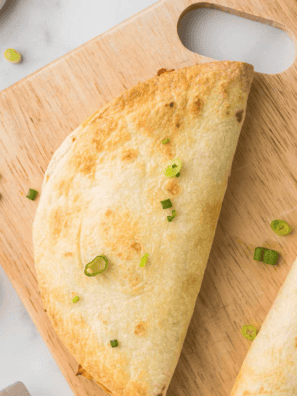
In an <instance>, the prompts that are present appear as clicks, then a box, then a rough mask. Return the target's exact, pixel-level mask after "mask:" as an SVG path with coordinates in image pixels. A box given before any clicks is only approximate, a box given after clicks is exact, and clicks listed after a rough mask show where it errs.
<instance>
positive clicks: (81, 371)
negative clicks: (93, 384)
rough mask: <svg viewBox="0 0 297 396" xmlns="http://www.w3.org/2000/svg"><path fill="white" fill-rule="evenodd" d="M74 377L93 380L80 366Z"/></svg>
mask: <svg viewBox="0 0 297 396" xmlns="http://www.w3.org/2000/svg"><path fill="white" fill-rule="evenodd" d="M75 375H76V376H77V375H83V376H84V377H86V379H89V380H91V379H93V377H92V376H91V374H89V373H88V372H87V371H86V370H85V369H84V368H83V367H82V366H81V365H79V366H78V369H77V373H76V374H75Z"/></svg>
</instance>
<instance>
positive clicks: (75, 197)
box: [73, 194, 80, 203]
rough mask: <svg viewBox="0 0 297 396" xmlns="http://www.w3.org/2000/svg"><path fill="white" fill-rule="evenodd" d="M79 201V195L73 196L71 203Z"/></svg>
mask: <svg viewBox="0 0 297 396" xmlns="http://www.w3.org/2000/svg"><path fill="white" fill-rule="evenodd" d="M79 199H80V194H75V195H74V197H73V203H77V201H78V200H79Z"/></svg>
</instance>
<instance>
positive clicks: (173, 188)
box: [165, 179, 180, 196]
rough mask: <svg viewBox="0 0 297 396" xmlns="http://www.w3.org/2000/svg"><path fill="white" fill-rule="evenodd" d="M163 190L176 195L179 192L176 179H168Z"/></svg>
mask: <svg viewBox="0 0 297 396" xmlns="http://www.w3.org/2000/svg"><path fill="white" fill-rule="evenodd" d="M165 190H166V191H168V192H169V193H170V194H172V195H174V196H176V195H178V194H179V193H180V186H179V185H178V181H177V180H176V179H173V180H169V181H168V183H167V184H166V186H165Z"/></svg>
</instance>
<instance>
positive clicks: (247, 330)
mask: <svg viewBox="0 0 297 396" xmlns="http://www.w3.org/2000/svg"><path fill="white" fill-rule="evenodd" d="M241 334H242V335H243V336H244V337H245V338H247V339H248V340H250V341H253V340H254V339H255V338H256V335H257V329H256V327H255V326H252V325H244V326H242V328H241Z"/></svg>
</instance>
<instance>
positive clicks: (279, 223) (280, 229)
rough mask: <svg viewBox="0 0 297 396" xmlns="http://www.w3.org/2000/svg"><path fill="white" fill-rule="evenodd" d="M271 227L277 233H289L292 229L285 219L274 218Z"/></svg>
mask: <svg viewBox="0 0 297 396" xmlns="http://www.w3.org/2000/svg"><path fill="white" fill-rule="evenodd" d="M270 227H271V228H272V230H273V231H274V232H276V233H277V235H288V234H289V233H290V232H291V231H292V229H291V227H290V226H289V224H288V223H287V222H286V221H284V220H273V221H272V222H271V224H270Z"/></svg>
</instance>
